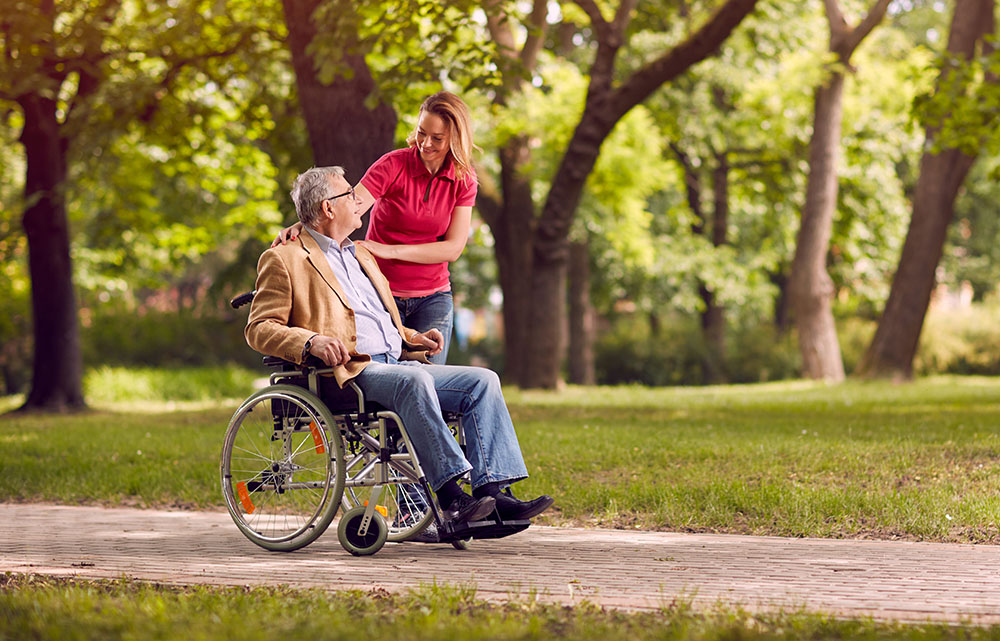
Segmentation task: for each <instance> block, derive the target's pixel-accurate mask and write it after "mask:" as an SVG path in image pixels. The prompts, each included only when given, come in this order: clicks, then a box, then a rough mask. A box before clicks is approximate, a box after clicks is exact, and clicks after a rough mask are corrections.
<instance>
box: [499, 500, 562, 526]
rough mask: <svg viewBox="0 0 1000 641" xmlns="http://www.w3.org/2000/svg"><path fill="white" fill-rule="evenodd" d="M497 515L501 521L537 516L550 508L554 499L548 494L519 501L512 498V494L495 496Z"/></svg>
mask: <svg viewBox="0 0 1000 641" xmlns="http://www.w3.org/2000/svg"><path fill="white" fill-rule="evenodd" d="M496 502H497V514H499V515H500V520H501V521H519V520H521V519H530V518H532V517H534V516H538V515H539V514H541V513H542V512H544V511H545V510H547V509H549V508H550V507H552V504H553V503H555V499H554V498H552V497H551V496H549V495H548V494H542V495H541V496H539V497H538V498H537V499H532V500H530V501H521V500H519V499H517V498H514V495H513V494H497V495H496Z"/></svg>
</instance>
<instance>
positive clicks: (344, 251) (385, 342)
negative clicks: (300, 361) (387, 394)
mask: <svg viewBox="0 0 1000 641" xmlns="http://www.w3.org/2000/svg"><path fill="white" fill-rule="evenodd" d="M305 229H306V231H308V232H309V234H310V235H311V236H312V237H313V238H314V239H316V243H317V244H318V245H319V248H320V250H321V251H322V252H323V255H324V256H326V262H328V263H329V264H330V269H332V270H333V275H334V276H336V277H337V280H338V281H339V282H340V287H341V289H343V290H344V294H346V295H347V302H348V303H349V304H350V305H351V308H352V309H353V310H354V324H355V325H356V327H357V337H358V347H357V351H358V353H360V354H371V355H372V356H375V355H377V354H389V355H391V356H392V357H393V358H399V354H400V351H401V349H402V345H403V339H402V338H401V337H400V335H399V331H398V330H397V329H396V325H395V324H394V323H393V322H392V316H390V315H389V312H388V311H386V309H385V305H384V304H383V303H382V299H381V298H379V295H378V292H377V291H376V290H375V285H373V284H372V281H371V279H369V278H368V276H367V275H366V274H365V270H363V269H362V268H361V263H359V262H358V258H357V256H356V255H355V251H356V249H355V247H354V243H352V242H351V241H350V239H347V240H345V241H344V244H343V245H342V246H340V247H338V246H337V243H336V242H334V240H333V239H332V238H330V237H328V236H324V235H323V234H321V233H319V232H318V231H316V230H314V229H310V228H308V227H305Z"/></svg>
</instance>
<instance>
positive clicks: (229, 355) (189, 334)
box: [81, 305, 260, 367]
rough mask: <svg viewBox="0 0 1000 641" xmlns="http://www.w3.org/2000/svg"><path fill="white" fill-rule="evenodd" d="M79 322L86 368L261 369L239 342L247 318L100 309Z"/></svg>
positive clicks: (256, 357)
mask: <svg viewBox="0 0 1000 641" xmlns="http://www.w3.org/2000/svg"><path fill="white" fill-rule="evenodd" d="M82 316H83V319H84V323H83V327H82V328H81V343H82V346H83V349H82V351H83V360H84V364H85V365H86V366H88V367H98V366H100V365H123V366H133V367H135V366H148V367H177V366H181V365H224V364H227V363H240V364H243V365H245V366H248V367H254V366H256V365H259V364H260V356H259V355H258V354H257V353H256V352H254V351H253V350H251V349H250V348H249V347H248V346H247V344H246V340H245V339H244V338H243V326H244V325H245V324H246V318H245V317H244V315H242V314H239V313H229V312H223V313H218V312H216V313H208V312H206V313H195V312H192V311H176V310H174V311H168V310H158V309H155V308H143V307H140V308H131V307H125V306H120V305H119V306H111V305H105V306H95V307H94V308H92V309H91V308H84V309H83V314H82Z"/></svg>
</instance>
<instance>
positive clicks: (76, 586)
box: [0, 576, 1000, 641]
mask: <svg viewBox="0 0 1000 641" xmlns="http://www.w3.org/2000/svg"><path fill="white" fill-rule="evenodd" d="M456 631H461V632H460V633H459V632H456ZM275 638H285V639H316V640H320V639H343V640H345V641H359V640H364V639H399V640H401V641H404V640H405V641H410V640H427V641H431V640H436V639H441V640H443V641H454V640H455V639H461V640H462V641H482V640H486V639H509V640H520V639H524V640H529V639H536V640H544V641H548V640H549V639H567V640H575V639H588V640H594V641H643V640H645V639H657V640H661V641H665V640H670V639H683V640H702V639H704V640H713V639H719V640H726V639H733V640H752V639H788V640H813V639H815V640H821V639H831V640H833V639H847V638H860V639H870V640H872V641H880V640H883V639H910V640H913V641H924V640H926V641H938V640H941V641H943V640H950V639H956V640H970V641H971V640H978V639H997V638H1000V628H998V627H993V628H963V627H958V626H945V625H904V624H893V623H878V622H873V621H870V620H855V621H850V620H838V619H834V618H831V617H826V616H823V615H816V614H804V613H779V614H750V613H748V612H745V611H740V610H727V609H721V608H720V609H717V610H714V611H709V612H695V611H693V610H692V609H691V608H689V607H688V606H687V605H685V604H683V603H681V604H671V605H668V606H665V607H664V608H663V609H661V610H660V611H658V612H652V613H642V614H626V613H622V612H616V611H604V610H600V609H598V608H595V607H593V606H587V605H583V606H578V607H575V608H565V607H559V606H553V605H545V604H541V603H538V602H535V601H517V600H514V601H510V602H508V603H505V604H503V605H491V604H488V603H485V602H483V601H478V600H476V599H475V592H474V591H473V590H471V589H463V588H442V587H423V588H420V589H416V590H413V591H412V592H410V593H408V594H402V595H397V594H389V593H385V592H368V593H365V592H338V593H337V594H336V598H331V595H330V594H329V593H327V592H324V591H320V590H288V589H283V588H253V589H239V588H236V589H232V588H208V587H198V588H171V587H164V586H156V585H148V584H142V583H134V582H128V581H124V582H90V581H66V580H59V579H52V578H46V577H13V576H7V577H0V639H86V640H88V641H89V640H96V639H135V640H137V641H139V640H141V641H153V640H157V639H164V640H170V641H173V640H174V639H185V640H187V641H201V640H206V641H207V640H211V641H226V640H228V639H233V640H236V639H239V640H247V641H254V640H257V639H259V640H261V641H270V640H272V639H275Z"/></svg>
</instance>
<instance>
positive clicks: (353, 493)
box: [220, 295, 530, 556]
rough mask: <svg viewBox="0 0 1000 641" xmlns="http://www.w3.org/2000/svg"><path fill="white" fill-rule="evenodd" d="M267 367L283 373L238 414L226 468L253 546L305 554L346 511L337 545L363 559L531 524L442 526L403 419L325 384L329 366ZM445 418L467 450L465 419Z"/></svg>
mask: <svg viewBox="0 0 1000 641" xmlns="http://www.w3.org/2000/svg"><path fill="white" fill-rule="evenodd" d="M244 296H246V295H244ZM234 306H235V301H234ZM317 362H318V361H317ZM264 363H265V365H267V366H269V367H271V368H272V369H275V370H276V371H273V372H272V374H271V376H270V385H269V386H268V387H266V388H264V389H262V390H260V391H258V392H256V393H254V394H253V395H251V396H250V397H249V398H247V399H246V400H245V401H244V402H243V403H242V404H241V405H240V407H239V408H238V409H237V410H236V412H235V413H234V414H233V417H232V419H231V420H230V423H229V426H228V428H227V430H226V438H225V442H224V445H223V451H222V461H221V465H220V474H221V484H222V491H223V495H224V496H225V499H226V506H227V508H228V510H229V513H230V515H231V516H232V518H233V521H234V522H235V523H236V525H237V527H238V528H239V529H240V531H241V532H242V533H243V534H244V535H245V536H246V537H247V538H248V539H250V540H251V541H252V542H254V543H255V544H257V545H259V546H261V547H263V548H265V549H268V550H276V551H292V550H296V549H299V548H301V547H304V546H306V545H308V544H310V543H312V542H313V541H314V540H316V539H317V538H318V537H319V536H320V535H322V534H323V533H324V532H325V531H326V529H327V528H328V527H329V526H330V524H331V523H332V522H333V519H334V516H335V515H336V513H337V511H338V509H339V508H340V507H343V508H344V510H345V511H344V513H343V515H342V516H341V518H340V522H339V525H338V528H337V534H338V539H339V541H340V544H341V545H342V546H343V547H344V549H346V550H347V551H349V552H350V553H351V554H354V555H358V556H361V555H370V554H375V553H376V552H378V551H379V550H380V549H381V548H382V546H383V545H384V544H385V543H386V542H387V541H393V542H401V541H406V540H409V539H412V538H414V537H416V536H417V535H418V534H420V532H422V531H423V530H424V529H426V528H427V526H428V524H430V523H431V522H432V521H433V522H434V523H435V524H436V526H437V531H438V536H439V541H440V542H442V543H451V544H452V545H453V546H454V547H455V548H458V549H466V548H467V547H468V542H469V541H470V540H471V539H472V538H499V537H503V536H509V535H511V534H515V533H517V532H520V531H522V530H524V529H525V528H527V527H528V526H529V525H530V521H528V520H517V521H502V520H500V518H499V516H498V515H497V514H496V513H494V514H493V518H492V519H491V520H484V521H476V522H471V523H457V524H456V523H452V522H448V521H445V520H444V518H443V516H442V514H441V511H440V509H439V508H438V507H437V504H436V501H435V500H434V498H433V496H432V493H431V489H430V487H429V485H428V483H427V480H426V477H425V476H424V473H423V470H422V469H421V467H420V462H419V460H418V458H417V456H416V452H415V449H414V448H413V444H412V442H411V441H410V438H409V435H408V434H407V431H406V428H405V426H404V425H403V422H402V419H401V418H400V417H399V415H398V414H396V413H395V412H393V411H391V410H388V409H386V408H384V407H381V406H379V405H377V404H373V403H368V402H366V400H365V398H364V393H363V392H362V391H361V389H360V388H359V387H358V386H357V385H356V384H355V383H354V382H353V381H351V382H348V384H347V386H346V387H345V388H343V389H341V388H339V387H337V386H336V383H334V382H333V378H332V377H328V376H323V375H324V374H329V373H331V372H332V371H333V369H332V368H329V367H326V366H323V367H317V366H313V365H303V366H298V365H295V364H293V363H290V362H288V361H284V360H282V359H279V358H275V357H269V356H266V357H264ZM324 381H329V382H330V383H333V384H324ZM331 405H332V407H331ZM255 412H256V413H255ZM444 418H445V422H446V423H447V424H448V425H449V427H450V428H451V430H452V432H453V434H455V436H456V438H457V439H458V441H459V445H460V446H461V447H462V450H463V451H465V441H464V433H463V431H462V428H461V416H459V415H457V414H452V413H446V414H445V416H444ZM244 466H246V467H244ZM368 488H370V490H369V491H368V492H367V497H366V496H365V490H366V489H368ZM416 498H420V499H421V500H422V502H423V505H420V504H419V503H418V502H417V500H416ZM401 502H402V504H401ZM404 508H405V509H404ZM421 510H422V511H421Z"/></svg>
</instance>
